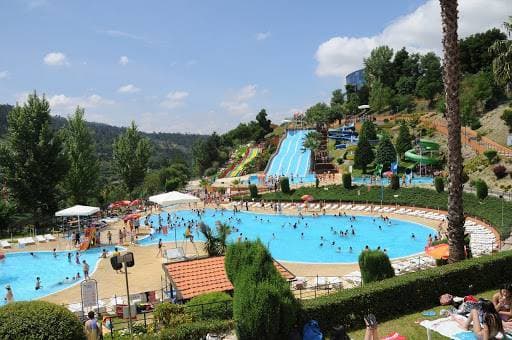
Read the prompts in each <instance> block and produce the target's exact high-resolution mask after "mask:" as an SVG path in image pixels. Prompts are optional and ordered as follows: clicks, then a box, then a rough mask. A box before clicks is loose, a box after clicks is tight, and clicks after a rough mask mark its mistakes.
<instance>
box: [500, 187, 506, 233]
mask: <svg viewBox="0 0 512 340" xmlns="http://www.w3.org/2000/svg"><path fill="white" fill-rule="evenodd" d="M500 198H501V230H503V225H504V223H503V205H504V201H505V198H504V195H503V194H502V195H500Z"/></svg>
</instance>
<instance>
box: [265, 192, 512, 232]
mask: <svg viewBox="0 0 512 340" xmlns="http://www.w3.org/2000/svg"><path fill="white" fill-rule="evenodd" d="M383 192H384V195H383V201H384V202H387V203H389V204H400V205H409V206H418V207H427V208H433V209H443V210H446V207H447V202H448V194H447V193H446V192H443V193H437V192H436V191H434V190H430V189H425V188H401V189H399V190H392V189H389V188H384V190H383ZM305 194H310V195H312V196H313V197H314V198H315V200H325V201H340V200H341V201H346V202H352V201H355V202H363V203H366V202H373V203H377V204H380V200H381V190H380V187H370V189H369V191H368V189H367V187H366V186H361V187H358V188H354V189H351V190H347V189H344V188H343V187H342V186H340V185H336V186H325V187H319V188H312V187H309V188H300V189H297V190H295V191H294V192H293V193H292V194H290V195H286V194H283V193H281V192H276V193H268V194H264V195H263V198H264V199H266V200H274V201H275V200H280V201H291V200H294V201H296V202H297V201H300V197H301V196H303V195H305ZM395 195H398V197H394V196H395ZM503 204H504V212H505V214H504V216H503V217H504V226H503V228H502V226H501V207H502V201H501V200H500V199H498V198H495V197H487V198H486V199H485V200H484V201H483V202H480V201H479V200H478V199H477V198H476V196H475V195H473V194H467V193H465V194H464V210H465V212H466V213H467V214H469V215H474V216H478V217H480V218H482V219H484V220H487V221H489V222H490V223H491V224H492V225H493V226H494V227H495V228H496V229H497V230H498V231H499V232H500V233H501V234H502V236H508V234H509V233H510V226H511V225H512V214H509V213H507V212H509V211H511V210H512V202H504V203H503Z"/></svg>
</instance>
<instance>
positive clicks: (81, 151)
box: [63, 107, 100, 204]
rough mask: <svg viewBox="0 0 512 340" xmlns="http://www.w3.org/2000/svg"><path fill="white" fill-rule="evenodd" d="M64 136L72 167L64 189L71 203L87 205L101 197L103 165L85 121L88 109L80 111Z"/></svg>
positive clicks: (65, 148)
mask: <svg viewBox="0 0 512 340" xmlns="http://www.w3.org/2000/svg"><path fill="white" fill-rule="evenodd" d="M63 136H64V150H65V153H66V156H67V158H68V164H69V170H68V173H67V174H66V177H65V178H64V183H63V185H64V188H65V190H66V192H67V194H68V199H69V201H70V202H69V203H71V204H87V203H88V202H89V200H90V199H91V198H93V197H95V195H96V193H97V189H98V180H99V175H100V165H99V162H98V157H97V154H96V145H95V142H94V138H93V136H92V134H91V131H90V130H89V128H88V127H87V125H86V122H85V120H84V109H82V108H80V107H77V108H76V110H75V113H74V115H73V116H71V117H69V118H68V120H67V126H66V127H65V129H64V130H63Z"/></svg>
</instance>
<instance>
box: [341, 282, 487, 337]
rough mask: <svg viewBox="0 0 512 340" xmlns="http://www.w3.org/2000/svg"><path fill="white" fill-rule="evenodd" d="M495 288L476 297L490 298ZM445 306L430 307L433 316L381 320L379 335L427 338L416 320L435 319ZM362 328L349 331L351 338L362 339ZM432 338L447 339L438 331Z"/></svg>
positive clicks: (415, 314)
mask: <svg viewBox="0 0 512 340" xmlns="http://www.w3.org/2000/svg"><path fill="white" fill-rule="evenodd" d="M496 291H497V290H492V291H487V292H484V293H482V294H478V295H477V297H483V298H486V299H491V297H492V295H493V294H494V293H496ZM443 308H446V307H442V306H439V307H435V308H432V310H434V311H436V316H433V317H426V316H423V315H421V312H422V311H420V312H418V313H414V314H409V315H405V316H403V317H401V318H399V319H395V320H390V321H387V322H383V323H381V324H379V336H380V337H383V336H385V335H388V334H390V333H393V332H398V333H400V334H401V335H404V336H406V337H407V339H410V340H415V339H426V338H427V330H426V329H425V328H424V327H422V326H420V325H419V324H417V323H416V322H417V321H422V320H435V319H438V318H440V316H439V311H440V310H441V309H443ZM364 332H365V330H364V329H361V330H358V331H354V332H350V333H349V334H350V337H351V338H352V339H357V340H359V339H363V338H364ZM432 339H433V340H441V339H448V338H446V337H444V336H442V335H440V334H439V333H436V332H432Z"/></svg>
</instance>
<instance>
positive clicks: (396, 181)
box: [389, 175, 400, 190]
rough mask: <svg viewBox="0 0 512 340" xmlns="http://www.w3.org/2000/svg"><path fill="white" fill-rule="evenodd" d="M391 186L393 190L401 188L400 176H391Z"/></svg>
mask: <svg viewBox="0 0 512 340" xmlns="http://www.w3.org/2000/svg"><path fill="white" fill-rule="evenodd" d="M389 186H390V188H391V189H393V190H398V189H400V177H398V176H397V175H393V176H391V181H390V183H389Z"/></svg>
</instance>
